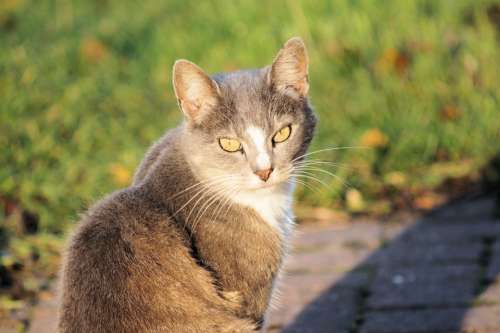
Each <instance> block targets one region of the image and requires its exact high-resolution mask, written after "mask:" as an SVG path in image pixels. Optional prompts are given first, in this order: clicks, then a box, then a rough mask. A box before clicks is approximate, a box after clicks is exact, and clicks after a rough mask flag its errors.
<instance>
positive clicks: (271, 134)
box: [59, 37, 316, 333]
mask: <svg viewBox="0 0 500 333" xmlns="http://www.w3.org/2000/svg"><path fill="white" fill-rule="evenodd" d="M308 63H309V60H308V55H307V51H306V48H305V45H304V43H303V41H302V40H301V39H300V38H298V37H294V38H291V39H290V40H288V41H287V42H286V43H285V44H284V46H283V47H282V49H281V50H280V51H279V53H278V54H277V56H276V57H275V59H274V61H273V63H272V65H270V66H266V67H264V68H260V69H255V70H243V71H237V72H231V73H222V74H216V75H213V76H212V77H210V76H208V75H207V74H205V73H204V72H203V71H202V70H201V69H200V68H199V67H198V66H197V65H195V64H193V63H191V62H189V61H187V60H178V61H176V62H175V64H174V67H173V86H174V91H175V95H176V97H177V100H178V104H179V108H180V110H181V111H182V112H183V114H184V121H183V123H182V124H181V125H180V126H179V127H177V128H175V129H173V130H170V131H168V132H167V133H166V134H165V135H164V136H163V137H162V138H161V139H160V140H159V141H158V142H157V143H155V144H154V145H153V146H152V147H151V148H150V149H149V151H148V152H147V153H146V156H145V158H144V160H143V161H142V162H141V164H140V166H139V167H138V169H137V171H136V174H135V176H134V180H133V183H132V185H131V186H130V187H128V188H126V189H123V190H119V191H117V192H114V193H112V194H111V195H109V196H107V197H106V198H104V199H103V200H101V201H100V202H98V203H97V204H95V205H94V206H93V207H92V208H91V209H90V210H89V211H88V212H87V213H86V214H85V215H84V216H83V217H82V219H81V221H80V222H79V224H78V227H77V229H76V231H75V233H74V234H73V236H72V237H71V239H70V241H69V243H68V247H67V251H66V254H65V258H64V261H63V268H62V273H61V275H62V279H61V280H62V285H61V289H62V291H61V306H60V311H59V331H60V333H69V332H71V333H79V332H106V333H107V332H110V333H111V332H113V333H122V332H127V333H130V332H141V333H142V332H151V333H152V332H155V333H160V332H175V333H198V332H200V333H207V332H225V333H229V332H231V333H237V332H240V333H248V332H258V331H260V330H261V329H262V327H263V325H264V321H265V315H266V311H267V309H268V307H269V304H270V302H271V298H272V294H273V288H274V285H275V282H276V278H277V276H278V274H279V272H280V268H281V266H282V263H283V259H284V256H285V255H286V252H287V248H288V241H289V238H290V235H291V231H292V228H293V214H292V212H291V204H292V192H293V188H294V179H293V170H294V165H295V164H296V163H299V162H300V161H301V160H302V159H303V156H304V155H305V153H306V150H307V148H308V146H309V144H310V141H311V139H312V137H313V134H314V129H315V126H316V116H315V115H314V112H313V110H312V108H311V106H310V104H309V101H308V95H307V93H308V90H309V82H308Z"/></svg>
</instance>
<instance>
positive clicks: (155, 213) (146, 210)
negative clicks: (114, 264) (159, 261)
mask: <svg viewBox="0 0 500 333" xmlns="http://www.w3.org/2000/svg"><path fill="white" fill-rule="evenodd" d="M159 225H161V227H162V228H163V229H169V230H171V231H172V232H174V231H175V228H174V226H173V221H172V220H171V219H170V218H169V217H168V214H163V212H162V208H161V207H157V206H155V202H154V201H152V200H151V199H149V198H148V197H147V195H145V193H144V191H142V190H141V189H139V188H136V187H130V188H127V189H123V190H119V191H116V192H114V193H112V194H110V195H108V196H107V197H105V198H104V199H102V200H101V201H99V202H97V203H96V204H95V205H94V206H93V207H92V208H90V209H89V210H88V211H87V212H86V213H85V214H84V215H83V216H82V218H81V220H80V221H79V223H78V226H77V228H76V231H75V232H74V234H73V237H72V241H71V244H72V245H73V246H77V247H78V246H82V247H84V248H89V247H93V248H95V249H97V248H103V249H106V248H107V249H108V250H111V248H112V246H113V245H114V244H118V243H121V242H127V241H130V240H133V238H134V237H135V236H136V235H140V234H148V233H152V232H156V231H157V230H156V229H158V226H159ZM169 230H163V232H168V231H169Z"/></svg>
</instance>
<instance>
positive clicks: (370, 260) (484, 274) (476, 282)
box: [0, 199, 500, 333]
mask: <svg viewBox="0 0 500 333" xmlns="http://www.w3.org/2000/svg"><path fill="white" fill-rule="evenodd" d="M492 207H493V203H492V201H491V200H489V199H477V200H474V201H469V202H467V203H457V204H455V205H454V206H451V207H447V208H444V209H442V210H441V211H437V212H435V213H433V214H432V215H431V216H428V217H426V218H424V219H421V220H419V221H413V222H407V223H401V222H400V223H382V222H379V223H375V222H354V223H350V224H342V225H338V224H333V223H332V224H331V225H326V226H325V225H323V226H318V225H310V226H301V227H300V228H299V230H298V234H297V237H296V238H295V241H294V251H293V253H292V255H291V256H290V257H289V260H288V262H287V265H286V274H284V277H283V278H282V279H281V282H280V283H279V288H278V289H279V295H280V296H279V302H276V303H277V305H276V307H275V308H274V309H273V310H272V311H271V313H270V315H269V318H268V324H269V325H268V326H269V329H268V331H269V332H272V333H277V332H282V333H323V332H328V333H431V332H432V333H454V332H475V333H482V332H489V333H493V332H496V333H498V332H500V220H498V219H494V218H492V214H491V211H492ZM278 304H279V305H278ZM55 308H56V303H55V300H54V298H53V297H50V295H46V297H44V300H42V302H41V303H40V304H39V306H38V307H36V308H35V309H34V312H33V320H32V322H31V325H30V330H29V332H30V333H53V332H54V321H55ZM0 332H3V331H2V329H1V328H0ZM5 332H7V331H5ZM10 332H13V331H9V333H10Z"/></svg>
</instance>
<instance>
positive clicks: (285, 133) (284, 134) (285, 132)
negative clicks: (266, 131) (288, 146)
mask: <svg viewBox="0 0 500 333" xmlns="http://www.w3.org/2000/svg"><path fill="white" fill-rule="evenodd" d="M291 133H292V127H291V126H290V125H288V126H285V127H283V128H282V129H280V130H279V131H278V132H276V134H274V136H273V142H274V143H280V142H283V141H286V140H287V139H288V138H289V137H290V134H291Z"/></svg>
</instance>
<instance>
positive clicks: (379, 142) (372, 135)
mask: <svg viewBox="0 0 500 333" xmlns="http://www.w3.org/2000/svg"><path fill="white" fill-rule="evenodd" d="M388 144H389V138H387V136H386V135H385V134H384V133H382V131H381V130H379V129H378V128H372V129H369V130H368V131H366V132H365V133H364V134H363V135H362V136H361V145H363V146H367V147H370V148H384V147H386V146H387V145H388Z"/></svg>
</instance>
